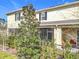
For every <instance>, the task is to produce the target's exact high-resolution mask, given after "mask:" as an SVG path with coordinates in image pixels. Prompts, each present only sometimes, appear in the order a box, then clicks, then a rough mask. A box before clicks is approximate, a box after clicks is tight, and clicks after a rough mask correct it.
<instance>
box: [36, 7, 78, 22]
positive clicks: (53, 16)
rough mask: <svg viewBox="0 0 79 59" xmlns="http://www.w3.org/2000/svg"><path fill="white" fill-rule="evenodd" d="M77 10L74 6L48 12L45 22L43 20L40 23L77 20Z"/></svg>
mask: <svg viewBox="0 0 79 59" xmlns="http://www.w3.org/2000/svg"><path fill="white" fill-rule="evenodd" d="M78 10H79V7H78V6H76V7H71V8H63V9H59V10H53V11H48V12H47V20H43V21H42V22H47V21H61V20H73V19H78V18H79V17H78V16H77V13H78ZM38 15H39V14H37V18H38V19H39V16H38ZM76 16H77V17H76Z"/></svg>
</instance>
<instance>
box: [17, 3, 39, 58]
mask: <svg viewBox="0 0 79 59" xmlns="http://www.w3.org/2000/svg"><path fill="white" fill-rule="evenodd" d="M22 11H23V20H22V21H21V23H20V24H19V32H18V35H17V38H16V43H17V44H16V45H17V55H18V57H19V59H39V54H40V46H39V44H40V38H39V34H38V28H37V27H38V26H39V22H38V20H37V19H36V18H35V17H36V14H35V9H34V8H33V6H32V4H29V5H27V6H24V7H23V8H22Z"/></svg>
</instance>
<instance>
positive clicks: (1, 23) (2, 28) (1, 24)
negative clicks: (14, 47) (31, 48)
mask: <svg viewBox="0 0 79 59" xmlns="http://www.w3.org/2000/svg"><path fill="white" fill-rule="evenodd" d="M0 35H7V24H6V21H5V19H2V18H0Z"/></svg>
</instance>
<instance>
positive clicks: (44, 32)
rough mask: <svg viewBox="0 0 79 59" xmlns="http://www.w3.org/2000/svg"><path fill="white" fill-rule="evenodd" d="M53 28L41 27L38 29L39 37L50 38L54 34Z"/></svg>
mask: <svg viewBox="0 0 79 59" xmlns="http://www.w3.org/2000/svg"><path fill="white" fill-rule="evenodd" d="M53 31H54V30H53V29H52V28H41V29H40V37H41V39H44V40H51V39H52V38H53V37H54V36H53V34H54V32H53Z"/></svg>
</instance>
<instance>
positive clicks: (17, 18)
mask: <svg viewBox="0 0 79 59" xmlns="http://www.w3.org/2000/svg"><path fill="white" fill-rule="evenodd" d="M20 17H21V13H20V12H16V13H15V21H19V20H20Z"/></svg>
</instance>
